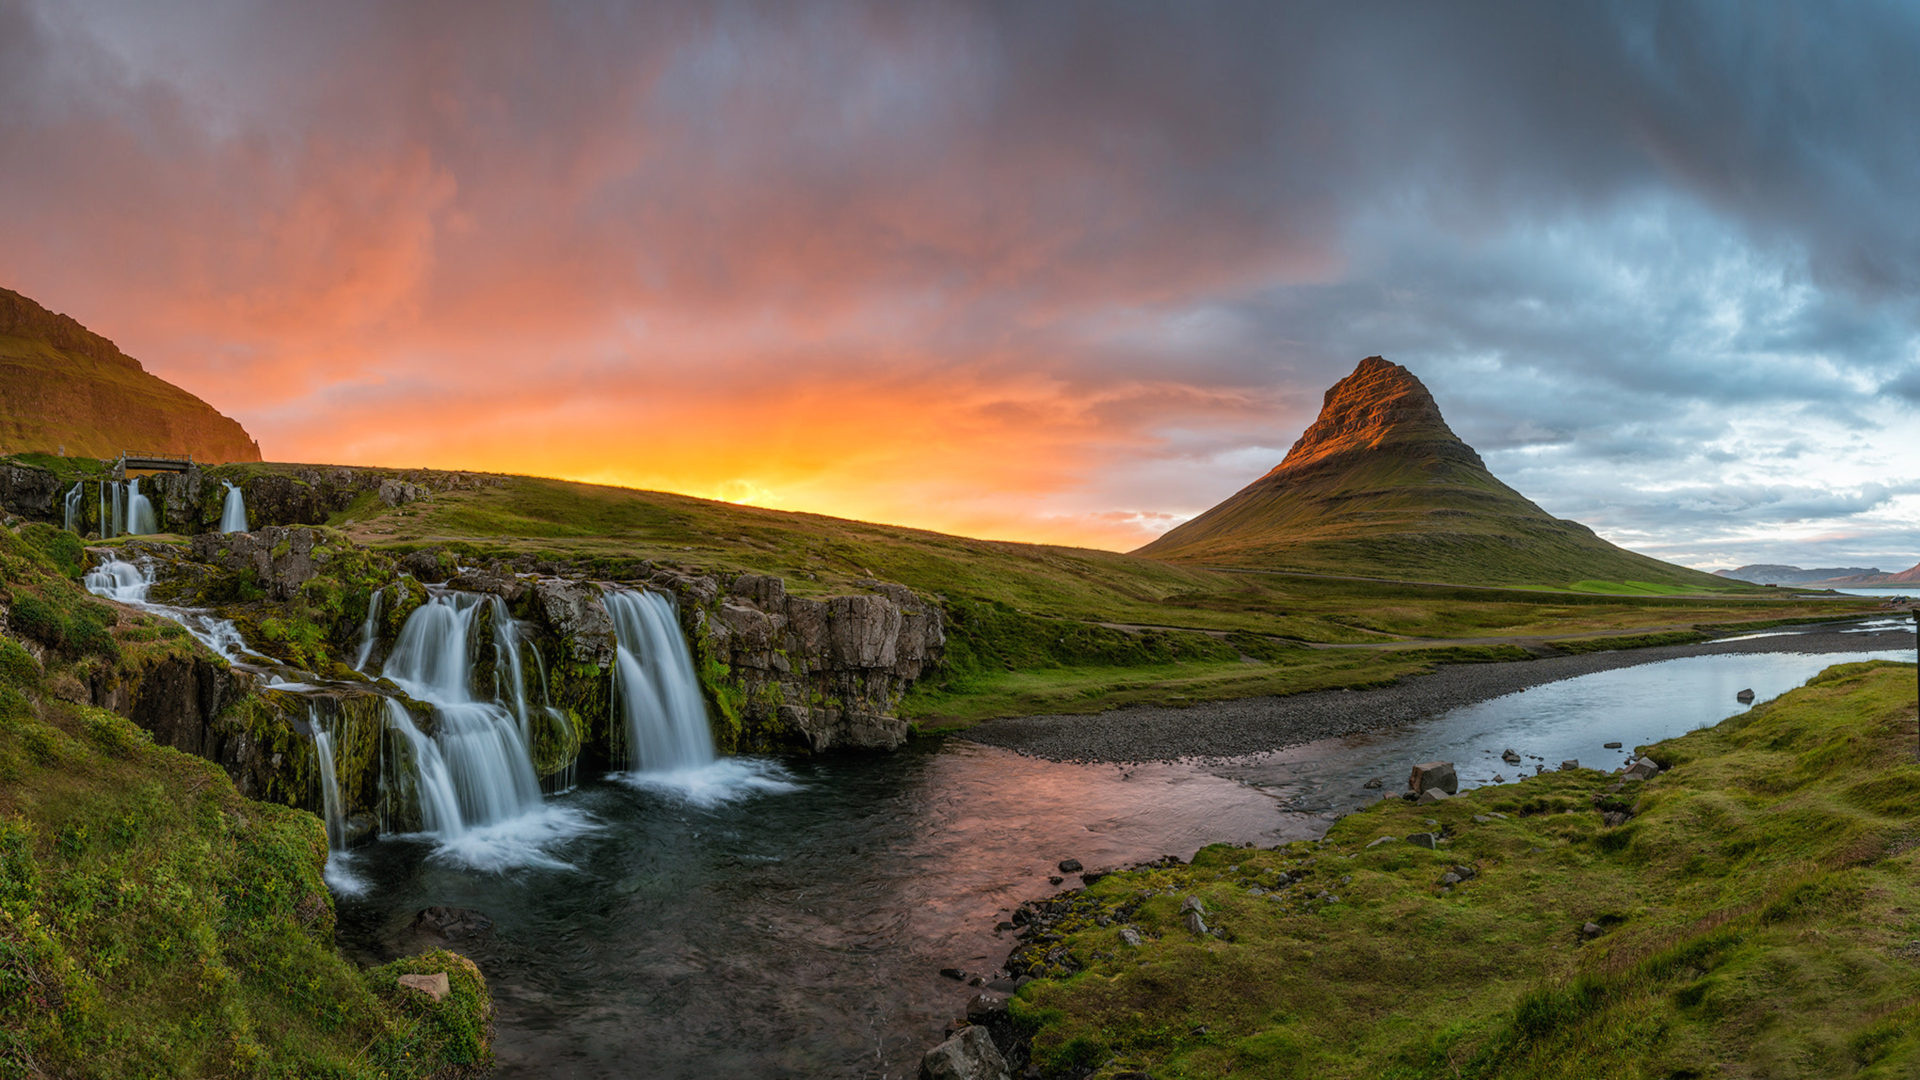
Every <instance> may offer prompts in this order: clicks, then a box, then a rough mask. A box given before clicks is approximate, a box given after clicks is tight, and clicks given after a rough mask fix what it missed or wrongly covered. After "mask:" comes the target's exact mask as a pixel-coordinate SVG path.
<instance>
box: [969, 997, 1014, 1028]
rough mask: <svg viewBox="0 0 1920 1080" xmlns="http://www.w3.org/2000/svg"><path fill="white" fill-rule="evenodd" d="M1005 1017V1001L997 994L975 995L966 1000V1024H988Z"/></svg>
mask: <svg viewBox="0 0 1920 1080" xmlns="http://www.w3.org/2000/svg"><path fill="white" fill-rule="evenodd" d="M1005 1015H1007V999H1006V998H1003V997H1000V996H999V995H997V994H975V995H973V996H972V997H971V998H968V999H967V1022H968V1023H970V1024H990V1023H992V1022H993V1021H994V1020H995V1019H997V1018H999V1017H1002V1016H1005Z"/></svg>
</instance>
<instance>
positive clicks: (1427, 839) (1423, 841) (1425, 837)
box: [1407, 832, 1440, 851]
mask: <svg viewBox="0 0 1920 1080" xmlns="http://www.w3.org/2000/svg"><path fill="white" fill-rule="evenodd" d="M1407 843H1409V844H1412V845H1413V846H1414V847H1423V848H1426V849H1427V850H1428V851H1432V850H1433V849H1434V848H1435V847H1437V846H1439V843H1440V837H1439V836H1438V835H1436V834H1434V833H1430V832H1417V833H1410V834H1408V836H1407Z"/></svg>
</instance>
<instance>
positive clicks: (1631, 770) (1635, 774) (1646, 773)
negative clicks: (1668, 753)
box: [1621, 757, 1660, 780]
mask: <svg viewBox="0 0 1920 1080" xmlns="http://www.w3.org/2000/svg"><path fill="white" fill-rule="evenodd" d="M1659 772H1660V766H1659V764H1658V763H1656V762H1655V761H1654V760H1653V759H1652V758H1650V757H1643V758H1637V759H1635V761H1634V763H1633V764H1631V765H1629V766H1627V768H1626V771H1625V772H1623V773H1622V774H1621V775H1622V776H1624V777H1626V778H1627V779H1628V780H1645V779H1647V778H1648V777H1650V776H1656V775H1658V774H1659Z"/></svg>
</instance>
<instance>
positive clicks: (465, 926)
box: [412, 905, 493, 941]
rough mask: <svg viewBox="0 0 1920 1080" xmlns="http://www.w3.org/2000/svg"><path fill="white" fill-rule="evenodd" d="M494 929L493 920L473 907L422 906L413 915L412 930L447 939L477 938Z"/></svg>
mask: <svg viewBox="0 0 1920 1080" xmlns="http://www.w3.org/2000/svg"><path fill="white" fill-rule="evenodd" d="M491 929H493V920H492V919H489V918H487V917H486V915H485V914H483V913H481V912H478V911H475V910H473V909H472V908H462V907H445V906H440V905H435V906H434V907H429V908H421V909H420V911H419V913H418V914H416V915H415V916H414V917H413V926H412V930H413V931H414V932H415V933H418V934H430V935H433V936H435V937H439V938H443V939H445V940H447V941H456V940H459V939H461V938H476V937H479V936H481V935H483V934H485V933H486V932H487V931H489V930H491Z"/></svg>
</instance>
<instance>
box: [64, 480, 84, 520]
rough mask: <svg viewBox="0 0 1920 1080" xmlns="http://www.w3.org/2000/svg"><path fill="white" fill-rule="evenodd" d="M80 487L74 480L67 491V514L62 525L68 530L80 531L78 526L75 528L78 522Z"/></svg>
mask: <svg viewBox="0 0 1920 1080" xmlns="http://www.w3.org/2000/svg"><path fill="white" fill-rule="evenodd" d="M80 488H81V485H80V484H79V482H77V481H76V482H75V483H74V485H73V487H72V488H71V489H70V490H69V491H68V492H67V515H66V521H65V524H64V526H63V527H64V528H65V529H66V530H67V531H68V532H79V531H80V530H79V528H77V526H78V525H79V524H80V494H81V491H80Z"/></svg>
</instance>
